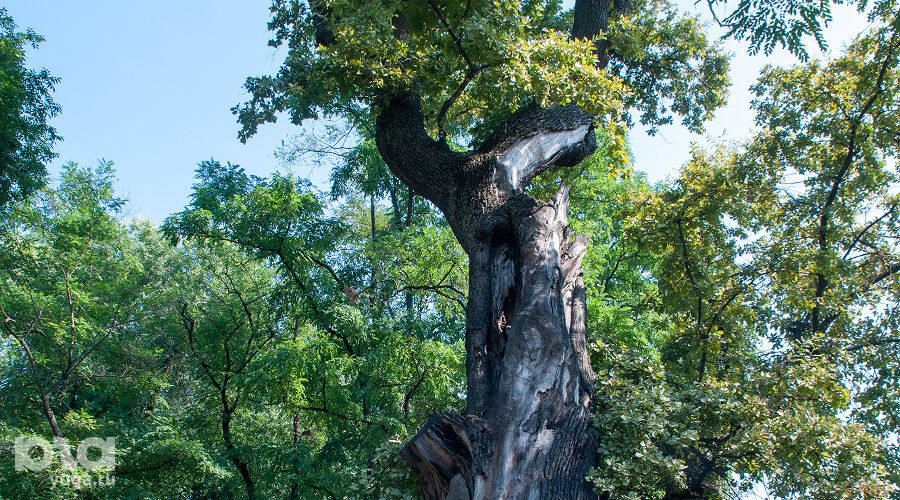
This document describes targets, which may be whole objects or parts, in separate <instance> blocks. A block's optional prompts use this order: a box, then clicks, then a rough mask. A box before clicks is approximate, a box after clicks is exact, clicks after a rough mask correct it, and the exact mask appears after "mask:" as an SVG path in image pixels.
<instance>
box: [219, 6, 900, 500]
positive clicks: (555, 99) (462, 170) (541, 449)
mask: <svg viewBox="0 0 900 500" xmlns="http://www.w3.org/2000/svg"><path fill="white" fill-rule="evenodd" d="M717 3H718V2H709V5H710V7H711V8H715V7H716V4H717ZM891 5H893V4H892V3H891V2H889V1H885V2H878V3H877V4H875V5H874V7H873V16H874V17H876V18H880V19H882V20H883V21H885V20H886V21H887V22H891V21H893V18H892V17H891V16H892V15H893V14H892V10H891ZM272 11H273V19H272V22H271V23H270V28H271V29H272V30H273V31H274V32H275V39H274V40H273V41H272V44H273V45H275V46H279V45H282V44H285V45H287V50H288V57H287V58H286V60H285V64H284V66H283V68H282V70H281V72H280V73H279V75H277V76H276V77H261V78H251V79H248V82H247V89H248V90H249V91H250V92H251V93H252V96H253V97H252V99H251V100H250V101H249V102H247V103H246V104H245V105H243V106H241V107H236V108H235V110H234V111H235V113H237V114H238V116H239V119H240V121H241V123H242V124H243V130H242V132H241V138H242V139H244V140H246V139H247V138H248V137H249V136H250V135H252V134H253V133H254V132H255V131H256V128H257V126H258V125H259V124H261V123H263V122H266V121H274V120H275V119H276V116H277V113H278V112H280V111H288V112H289V113H290V115H291V119H292V121H294V122H295V123H300V122H301V121H302V120H303V119H306V118H314V117H316V116H318V115H319V114H325V115H331V116H342V117H344V118H345V119H346V120H348V122H349V123H350V124H351V125H352V126H354V127H356V128H357V129H358V130H360V131H361V134H362V135H363V136H364V137H365V138H372V139H374V141H375V144H376V145H377V147H378V152H379V154H380V156H381V157H382V159H383V160H384V161H385V163H386V164H387V166H388V167H389V168H390V170H391V172H392V173H393V174H394V175H395V176H396V177H397V178H398V179H400V180H401V181H402V182H403V183H405V184H406V185H407V186H409V187H410V188H411V189H412V190H413V191H414V192H415V193H416V194H418V195H420V196H422V197H424V198H425V199H427V200H428V201H430V202H431V203H432V204H433V205H434V206H435V207H436V208H437V209H438V210H439V211H440V212H441V213H442V215H443V216H444V217H445V218H446V220H447V222H448V223H449V225H450V227H451V228H452V229H453V232H454V235H455V236H456V238H457V240H458V241H459V243H460V245H461V246H462V248H463V249H464V251H465V252H466V254H467V256H468V258H469V293H468V302H467V310H466V315H467V319H466V370H467V398H466V411H465V412H464V413H463V414H458V413H454V412H446V413H443V414H441V415H438V416H436V417H434V418H433V419H431V420H430V421H429V422H428V424H427V425H426V426H425V427H424V428H423V429H422V430H421V431H420V433H419V434H418V435H417V436H416V437H415V438H413V440H412V441H411V442H410V443H409V444H408V445H407V446H406V447H405V448H404V450H403V455H404V458H405V459H406V460H407V461H408V462H409V464H410V465H411V466H412V467H413V469H414V470H415V471H416V473H417V474H418V476H419V480H420V483H421V485H422V488H423V491H424V493H425V495H426V498H444V497H447V496H448V495H449V496H450V497H453V498H457V497H461V498H465V497H470V498H538V497H542V498H589V497H593V496H594V495H595V493H593V492H592V488H591V486H590V485H589V484H588V483H587V482H586V481H584V479H583V478H584V475H585V474H586V473H587V471H588V469H589V468H590V467H591V466H592V465H593V463H594V454H595V451H596V449H597V444H598V443H597V435H596V432H595V430H594V429H593V427H592V425H591V407H592V397H593V383H594V376H593V372H592V369H591V365H590V362H589V357H588V351H587V343H586V339H585V309H586V291H585V286H584V282H583V277H582V271H581V265H580V264H581V260H582V258H583V256H584V254H585V251H586V240H585V239H584V238H579V237H575V236H573V235H572V234H571V232H570V230H569V227H568V220H567V211H568V208H569V189H568V188H567V187H565V186H560V188H559V190H557V191H556V195H555V196H554V198H553V200H552V201H550V202H544V201H541V200H539V199H538V198H535V197H533V196H530V195H529V194H527V193H526V192H525V191H526V189H527V187H528V184H529V182H530V181H532V180H533V179H534V178H535V177H537V176H538V175H540V174H541V173H542V172H544V171H545V170H547V169H548V168H549V167H551V166H553V165H560V166H574V165H576V164H578V163H579V162H581V161H582V160H584V159H585V158H587V157H588V156H589V155H590V154H591V153H593V152H594V150H595V148H596V138H595V133H596V132H601V135H602V136H603V137H605V138H608V140H609V144H611V145H612V147H608V148H606V149H605V151H604V153H605V154H607V155H613V156H615V155H617V153H616V152H617V151H621V150H622V146H621V143H622V134H621V132H622V129H621V127H620V126H618V123H619V121H618V120H617V117H616V115H617V113H618V112H620V111H621V112H622V118H623V119H624V121H625V123H628V122H629V121H630V113H631V112H633V111H635V110H637V111H640V119H641V121H642V122H644V123H646V124H648V125H650V126H651V127H652V126H654V125H656V124H660V123H666V122H668V121H670V120H672V116H671V113H672V112H674V113H675V114H678V115H681V116H682V119H683V120H684V122H685V124H687V125H688V126H690V127H694V128H699V127H701V126H702V121H703V119H704V118H705V117H707V116H709V114H710V113H711V112H712V110H714V109H715V108H716V107H717V106H719V105H721V103H722V101H723V92H724V88H725V84H726V81H725V78H724V76H723V75H724V71H725V68H726V63H725V59H724V57H722V56H721V55H720V54H719V53H717V51H716V49H715V48H714V47H712V46H711V45H710V44H709V43H708V42H707V41H706V38H705V37H704V36H703V34H702V32H701V31H700V28H699V23H698V22H697V21H696V20H695V19H693V18H689V17H682V16H679V15H678V14H677V13H676V11H675V9H674V7H672V6H671V5H668V4H666V3H664V2H646V3H637V2H634V3H632V2H601V1H592V0H580V1H577V2H576V3H575V7H574V9H573V10H572V11H571V12H563V10H562V8H561V5H560V3H559V2H552V1H551V2H524V3H513V2H466V3H465V4H454V3H451V2H438V1H432V0H428V1H426V2H421V3H419V2H417V3H407V2H379V3H371V2H354V1H349V0H343V1H330V2H310V3H309V4H308V5H307V4H304V3H301V2H296V1H292V2H288V1H275V2H274V3H273V7H272ZM879 16H880V17H879ZM820 19H824V20H825V21H826V22H827V20H828V19H829V11H828V4H827V2H826V3H824V4H823V3H818V4H815V5H807V4H806V3H803V2H787V3H778V4H768V3H763V4H762V5H760V4H759V3H757V4H751V3H747V2H744V3H741V4H740V5H739V6H738V9H737V10H735V11H734V12H733V13H731V14H730V15H728V16H727V17H725V20H724V23H725V24H728V25H730V27H731V33H732V34H733V35H735V36H741V37H748V38H749V39H750V41H751V46H752V47H754V48H756V49H758V48H760V47H762V48H763V49H764V50H766V51H769V50H771V49H772V48H773V47H774V46H776V45H784V46H787V47H788V48H789V49H791V50H793V51H795V52H797V53H800V54H801V55H803V54H804V53H803V49H802V47H803V43H802V37H803V35H805V34H809V35H813V36H814V37H816V39H817V40H819V42H820V43H821V37H820V32H821V26H820ZM894 22H895V21H894ZM570 26H571V30H570V29H569V27H570ZM622 104H624V107H623V106H622ZM367 134H368V135H367ZM435 137H436V139H435ZM676 226H678V225H677V224H676ZM726 236H727V235H726ZM726 239H727V238H726ZM713 241H715V240H713ZM721 241H724V240H721V239H720V242H721ZM682 248H683V249H684V248H687V245H686V244H683V245H682ZM685 272H686V273H687V275H688V278H689V281H696V278H695V277H693V272H692V271H691V270H690V268H689V267H686V268H685ZM721 272H722V273H723V276H726V275H727V274H725V273H726V272H727V269H723V270H721ZM723 279H724V278H723ZM697 286H699V283H695V288H696V287H697ZM738 289H740V287H738ZM673 298H674V296H673ZM697 300H698V301H699V302H698V304H699V305H698V310H700V311H699V312H698V313H697V317H696V320H697V325H698V330H697V333H698V334H699V335H700V338H699V339H696V341H699V342H700V345H701V349H700V351H695V352H696V354H697V355H698V356H699V358H698V359H699V364H698V366H699V368H698V370H699V372H698V373H695V374H694V375H695V377H696V378H697V379H699V380H701V381H702V380H703V379H704V377H705V374H706V372H707V370H710V369H711V367H710V366H709V363H710V357H711V354H710V351H709V350H708V349H707V348H706V347H703V346H707V345H708V342H709V339H706V340H704V339H705V335H708V334H710V333H712V330H709V331H708V332H707V333H706V334H704V331H703V330H702V326H703V323H702V319H703V317H704V316H703V314H704V313H703V312H702V306H703V300H702V298H701V299H697ZM730 302H731V301H729V300H727V299H726V300H725V302H724V303H723V305H725V306H727V305H728V304H730ZM714 317H715V316H714ZM820 320H821V318H820ZM692 355H693V353H692ZM603 382H607V381H606V380H604V381H603ZM695 457H701V455H700V454H696V455H695ZM691 467H694V469H695V470H697V471H699V472H698V474H700V475H699V476H695V477H693V478H692V479H690V481H689V482H688V484H687V486H686V487H680V486H679V485H678V484H676V483H673V484H671V485H667V486H665V487H664V490H665V491H666V492H667V493H666V494H667V495H668V496H669V497H671V498H688V497H692V496H696V495H703V496H709V495H712V494H715V490H716V488H715V487H714V486H711V485H710V484H709V483H707V481H706V479H707V476H709V474H710V472H711V471H712V470H713V469H710V468H709V466H708V464H707V463H705V462H702V461H701V462H698V463H696V464H694V465H691ZM689 475H690V474H689Z"/></svg>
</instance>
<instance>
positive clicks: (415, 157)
mask: <svg viewBox="0 0 900 500" xmlns="http://www.w3.org/2000/svg"><path fill="white" fill-rule="evenodd" d="M423 122H424V117H423V115H422V109H421V106H420V105H419V103H418V101H417V100H416V99H415V98H414V97H413V96H410V95H401V96H394V97H392V98H391V99H390V100H389V101H388V104H387V105H386V106H385V107H384V108H383V109H382V110H381V112H380V113H379V116H378V120H377V123H376V142H377V144H378V148H379V151H380V153H381V155H382V157H383V158H384V159H385V161H386V162H387V164H388V166H389V167H390V168H391V170H392V171H393V172H394V174H395V175H397V177H398V178H400V179H401V180H402V181H403V182H405V183H406V184H407V185H408V186H410V187H411V188H412V190H413V191H415V192H416V193H417V194H419V195H421V196H423V197H425V198H427V199H428V200H430V201H431V202H432V203H434V204H435V205H436V206H437V207H438V208H439V209H440V210H441V211H442V212H443V214H444V215H445V217H446V218H447V221H448V222H449V224H450V226H451V228H452V229H453V231H454V234H455V235H456V237H457V239H458V240H459V242H460V244H461V245H462V247H463V248H464V250H465V251H466V252H467V254H468V256H469V280H470V283H469V298H468V304H467V310H466V316H467V317H466V371H467V382H468V387H467V407H466V411H465V413H464V414H462V415H460V414H457V413H453V412H447V413H443V414H440V415H436V416H434V417H432V418H431V419H430V420H429V422H428V423H427V424H426V425H425V427H424V428H423V429H422V430H421V431H420V432H419V434H418V435H417V436H416V437H415V438H413V439H412V440H411V441H410V443H408V444H407V446H406V447H405V448H404V449H403V451H402V455H403V457H404V459H405V460H406V461H407V462H408V463H409V464H410V466H412V468H413V469H414V470H415V472H416V474H417V475H418V477H419V480H420V484H421V485H422V490H423V493H424V495H425V498H427V499H444V498H452V499H470V498H471V499H529V498H533V499H539V498H540V499H548V498H566V499H583V498H597V495H596V494H595V493H593V492H592V489H591V487H590V485H589V484H588V483H587V481H586V480H585V477H586V475H587V472H588V469H589V468H590V467H591V466H592V465H593V459H594V456H595V450H596V447H597V436H596V432H595V431H594V429H593V428H592V427H591V397H592V384H593V372H592V370H591V367H590V363H589V358H588V353H587V347H586V340H585V291H584V284H583V281H582V271H581V259H582V257H583V256H584V253H585V251H586V248H587V245H586V241H585V240H584V239H583V238H579V237H575V236H573V235H572V234H570V232H569V229H568V225H567V219H566V216H567V211H568V189H567V188H565V187H562V188H561V189H560V190H559V192H558V193H557V195H556V196H555V198H554V200H552V201H551V202H543V201H540V200H537V199H535V198H532V197H530V196H527V195H526V194H524V193H523V190H524V188H525V187H526V186H527V184H528V182H529V181H531V179H532V178H534V177H535V176H536V175H538V174H540V173H541V172H542V171H543V170H545V169H546V168H547V167H549V166H550V165H553V164H559V165H574V164H576V163H578V162H579V161H581V160H582V159H583V158H585V157H586V156H587V155H589V154H590V153H591V152H593V150H594V149H595V147H596V144H595V140H594V133H593V128H592V123H593V118H592V117H591V116H590V115H587V114H586V113H584V112H582V111H581V110H579V109H578V108H575V107H571V106H559V107H554V108H550V109H540V108H536V107H531V108H527V109H524V110H522V111H521V112H519V113H517V114H516V115H515V116H514V117H512V118H511V119H510V120H509V121H507V122H506V123H505V124H504V125H502V126H501V127H499V128H498V129H497V132H496V133H495V134H494V135H493V136H492V137H490V138H489V139H487V140H486V141H485V143H484V144H483V145H482V146H481V147H479V148H477V149H475V150H472V151H469V152H466V153H460V152H455V151H451V150H450V148H449V147H448V146H447V145H446V144H445V143H444V142H443V141H434V140H432V139H431V138H430V137H429V136H428V135H427V134H426V133H425V129H424V123H423Z"/></svg>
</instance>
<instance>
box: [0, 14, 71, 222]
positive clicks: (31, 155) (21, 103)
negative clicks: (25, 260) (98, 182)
mask: <svg viewBox="0 0 900 500" xmlns="http://www.w3.org/2000/svg"><path fill="white" fill-rule="evenodd" d="M43 40H44V39H43V38H42V37H41V36H40V35H37V34H36V33H34V32H33V31H31V30H30V29H29V30H26V31H25V32H24V33H22V32H18V31H16V23H15V22H14V21H13V19H12V18H11V17H10V16H9V15H7V13H6V9H5V8H0V209H2V208H3V207H4V206H6V205H7V203H9V202H10V201H11V200H16V199H20V198H23V197H26V196H28V195H29V194H31V193H32V192H34V191H35V190H36V189H38V188H40V187H41V186H43V184H44V177H45V176H46V175H47V164H48V163H49V162H50V161H51V160H52V159H53V158H55V157H56V155H55V153H54V152H53V143H54V142H56V141H57V140H59V136H57V135H56V130H55V129H54V128H53V127H51V126H50V124H49V123H48V122H49V120H50V119H51V118H53V117H54V116H55V115H56V114H57V113H59V106H57V105H56V103H54V102H53V99H52V97H51V96H50V93H51V92H52V91H53V87H54V86H55V85H56V83H57V82H58V81H59V79H58V78H56V77H54V76H52V75H50V73H49V72H48V71H47V70H45V69H44V70H39V71H38V70H34V69H30V68H28V67H27V66H26V64H25V62H26V57H25V51H26V49H27V48H28V47H29V46H30V47H31V48H32V49H36V48H37V47H38V44H40V43H41V42H42V41H43Z"/></svg>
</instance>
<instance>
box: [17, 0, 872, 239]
mask: <svg viewBox="0 0 900 500" xmlns="http://www.w3.org/2000/svg"><path fill="white" fill-rule="evenodd" d="M682 3H684V4H685V6H686V7H687V8H692V6H693V2H692V1H690V0H686V1H685V0H682ZM269 5H270V0H179V1H175V0H155V1H153V2H149V1H122V0H82V1H78V2H75V1H71V0H5V1H4V2H3V6H5V7H6V8H7V10H8V13H9V14H10V15H11V16H12V17H13V19H15V21H16V23H17V24H18V26H19V28H20V30H21V29H24V28H26V27H29V28H32V29H33V30H34V31H35V32H37V33H38V34H41V35H43V36H44V37H45V38H46V41H45V42H44V43H43V44H42V45H41V47H40V48H39V49H38V50H32V51H30V52H29V54H28V64H29V66H31V67H37V68H40V67H46V68H47V69H49V70H50V72H51V73H52V74H54V75H55V76H58V77H60V78H61V82H60V83H59V85H58V86H57V88H56V92H55V93H54V99H55V100H56V102H57V103H58V104H59V105H60V106H61V107H62V113H61V115H60V116H58V117H57V118H55V119H54V120H53V122H52V124H53V126H55V127H56V129H57V132H58V133H59V134H60V135H62V136H63V138H64V140H63V141H62V142H60V143H58V144H57V146H56V151H57V152H58V153H59V158H58V159H57V161H56V162H54V165H53V166H52V168H51V174H56V173H58V172H59V169H60V167H61V165H63V164H64V163H65V162H68V161H74V162H77V163H79V164H93V163H95V162H97V161H98V160H100V159H105V160H111V161H113V162H114V163H115V165H116V171H117V175H118V185H117V187H118V190H119V192H120V194H121V195H122V196H124V197H125V198H127V199H128V200H129V207H130V208H129V215H130V216H142V217H145V218H148V219H150V220H152V221H154V222H156V223H160V222H161V221H162V220H163V219H164V218H165V217H166V216H167V215H169V214H170V213H173V212H176V211H179V210H181V209H182V208H183V207H184V206H185V204H186V203H187V202H188V201H189V196H190V192H191V185H192V184H193V176H194V169H195V168H196V165H197V163H199V162H200V161H203V160H207V159H209V158H215V159H216V160H219V161H222V162H225V161H230V162H232V163H236V164H239V165H241V166H242V167H244V168H245V169H246V170H247V171H248V172H250V173H253V174H256V175H260V176H265V175H268V174H270V173H271V172H273V171H275V170H276V169H279V167H282V168H281V169H283V166H281V165H279V160H278V159H277V158H275V156H274V154H273V153H274V151H275V150H276V148H278V146H280V145H281V143H282V141H284V140H287V139H289V137H290V136H291V135H295V134H297V133H298V132H299V129H298V127H296V126H293V125H290V124H289V123H288V122H287V120H286V119H284V118H282V119H281V120H280V121H279V122H278V123H277V124H274V125H273V124H267V125H264V126H262V127H260V131H259V133H258V134H257V135H256V136H254V137H253V138H251V139H250V141H249V142H248V143H247V144H241V143H240V142H239V141H238V140H237V131H238V125H237V123H236V120H235V117H234V116H233V115H232V114H231V111H230V108H231V107H232V106H234V105H236V104H238V103H240V102H242V101H243V100H245V99H246V97H247V95H246V93H245V92H244V90H243V88H242V85H243V82H244V80H245V79H246V78H247V76H251V75H263V74H272V73H274V72H276V71H277V70H278V67H279V66H280V63H281V60H282V58H283V53H279V52H278V51H276V50H275V49H273V48H271V47H268V46H267V45H266V42H267V41H268V39H269V34H268V32H267V30H266V22H267V21H268V16H269V11H268V7H269ZM834 18H835V19H837V20H839V21H835V22H834V23H832V26H831V27H830V28H829V29H828V30H827V31H826V38H827V39H828V40H829V44H830V49H831V52H832V53H837V52H838V51H839V49H840V48H841V47H842V46H843V44H844V43H846V42H847V41H848V40H850V39H851V38H852V37H853V36H855V35H856V34H857V33H859V32H860V30H862V29H863V28H864V27H865V26H866V23H865V20H864V19H863V18H862V17H861V16H859V15H858V14H856V13H855V11H853V10H852V9H851V8H849V7H843V6H836V7H835V15H834ZM724 47H725V49H726V50H727V51H729V52H731V53H733V54H734V59H733V61H732V81H733V82H734V86H733V88H732V90H731V94H730V97H729V104H728V105H727V106H726V107H725V108H722V109H720V110H719V111H717V112H716V117H715V119H714V120H712V121H711V122H710V123H709V124H708V126H707V132H706V133H705V134H704V135H696V134H691V133H690V132H688V131H687V130H686V129H685V128H684V127H681V126H680V125H672V126H667V127H663V128H662V129H661V130H660V132H659V133H658V134H657V135H656V136H653V137H650V136H647V135H646V134H645V133H644V132H643V130H641V129H640V128H636V129H635V130H634V131H633V132H632V133H631V136H630V141H631V147H632V150H633V153H634V156H635V158H634V166H635V169H636V170H639V171H644V172H647V175H648V178H649V179H650V180H651V181H653V182H655V181H660V180H665V179H671V178H674V176H675V175H676V174H677V171H678V167H679V166H681V165H682V164H683V163H684V162H685V161H686V160H687V158H688V156H689V152H690V147H691V143H692V142H696V143H698V144H699V145H700V146H702V147H711V146H712V145H714V144H715V143H717V142H719V141H725V140H727V141H736V140H740V139H741V138H745V137H747V136H748V134H749V132H750V130H751V128H752V127H753V114H752V111H751V110H750V106H749V102H750V98H751V97H750V93H749V90H748V88H749V86H750V85H751V84H752V83H753V82H754V81H755V78H756V75H758V73H759V69H760V68H761V67H762V66H763V65H764V64H766V63H773V64H782V65H785V64H794V63H796V59H794V58H793V57H792V56H790V55H789V54H786V53H784V52H778V53H776V54H773V55H772V56H771V57H767V56H764V55H759V56H749V55H747V54H746V51H745V49H744V46H743V45H742V44H741V42H733V41H729V42H727V43H726V44H725V45H724ZM813 55H814V56H815V57H820V58H821V57H824V54H822V53H819V52H814V54H813ZM294 172H295V173H296V174H298V175H301V176H304V177H307V176H308V177H310V179H311V180H312V181H313V183H315V184H317V185H319V186H321V187H325V185H326V183H327V179H328V172H327V171H323V169H321V168H319V169H316V168H312V167H309V168H306V167H303V168H300V167H297V168H295V169H294Z"/></svg>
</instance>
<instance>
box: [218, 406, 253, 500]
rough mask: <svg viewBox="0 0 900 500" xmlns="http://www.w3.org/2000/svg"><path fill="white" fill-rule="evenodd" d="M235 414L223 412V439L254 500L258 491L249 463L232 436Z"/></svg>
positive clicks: (249, 496)
mask: <svg viewBox="0 0 900 500" xmlns="http://www.w3.org/2000/svg"><path fill="white" fill-rule="evenodd" d="M233 415H234V414H233V413H232V412H231V411H228V410H226V411H224V412H223V413H222V440H223V441H224V442H225V453H226V454H227V455H228V459H229V460H231V463H232V464H234V466H235V467H236V468H237V470H238V472H239V473H240V474H241V479H243V480H244V488H245V490H246V492H247V498H248V499H249V500H253V499H254V498H256V493H255V492H254V490H255V488H254V485H253V478H251V477H250V467H249V466H248V465H247V462H245V461H244V459H243V458H241V457H240V455H238V453H237V449H235V446H234V441H233V440H232V438H231V418H232V416H233Z"/></svg>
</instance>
